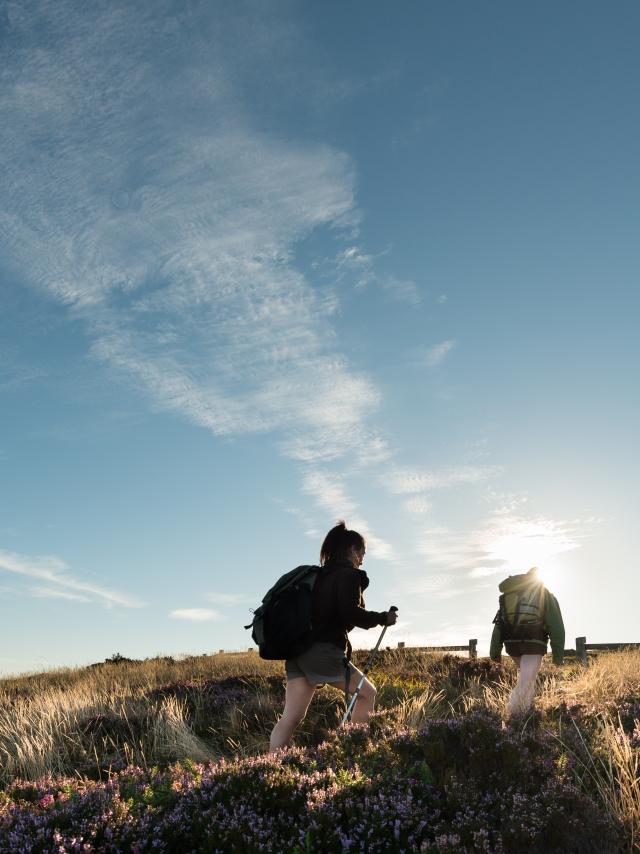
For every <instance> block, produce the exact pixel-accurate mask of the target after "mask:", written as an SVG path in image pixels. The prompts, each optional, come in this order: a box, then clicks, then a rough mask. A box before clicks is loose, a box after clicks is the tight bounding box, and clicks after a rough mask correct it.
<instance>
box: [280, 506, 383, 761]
mask: <svg viewBox="0 0 640 854" xmlns="http://www.w3.org/2000/svg"><path fill="white" fill-rule="evenodd" d="M365 550H366V545H365V541H364V537H362V535H361V534H359V533H358V532H357V531H350V530H348V528H347V526H346V524H345V523H344V522H339V523H338V524H337V525H336V526H335V528H332V529H331V530H330V531H329V533H328V534H327V536H326V537H325V539H324V542H323V543H322V548H321V549H320V567H321V569H320V572H319V574H318V578H317V581H316V583H315V587H314V589H313V600H312V625H313V642H312V645H311V646H310V647H309V648H308V649H307V650H306V651H305V652H303V653H301V654H300V655H298V656H297V657H296V658H292V659H287V660H286V661H285V671H286V674H287V688H286V694H285V705H284V712H283V713H282V717H281V718H280V720H279V721H278V723H277V724H276V725H275V727H274V728H273V732H272V733H271V741H270V746H271V750H272V751H274V750H277V749H278V748H280V747H285V746H286V745H287V744H288V743H289V741H290V739H291V736H292V735H293V731H294V730H295V728H296V727H297V726H298V724H299V723H300V722H301V721H302V720H303V719H304V716H305V714H306V713H307V708H308V707H309V703H310V702H311V699H312V697H313V695H314V693H315V690H316V688H318V687H321V686H322V685H323V684H325V683H328V684H329V685H333V686H335V687H336V688H340V689H341V690H345V689H346V687H347V685H348V687H349V690H350V691H351V692H353V691H355V689H356V686H357V685H358V682H359V680H360V678H361V677H362V673H361V672H360V671H359V670H358V669H357V667H355V666H354V665H353V664H352V663H351V661H350V659H351V644H350V643H349V638H348V636H347V633H348V632H350V631H351V629H353V628H354V627H355V626H358V627H359V628H361V629H371V628H373V627H374V626H392V625H393V624H394V623H395V622H396V619H397V613H396V611H366V610H365V607H364V599H363V598H362V592H363V590H365V589H366V588H367V587H368V585H369V579H368V578H367V574H366V572H364V570H362V569H360V567H361V566H362V561H363V560H364V555H365ZM375 698H376V689H375V687H374V685H373V683H372V682H370V681H369V680H368V679H365V680H364V683H363V685H362V687H361V689H360V692H359V694H358V697H357V700H356V703H355V706H354V709H353V713H352V718H351V719H352V721H353V722H354V723H361V722H363V721H366V720H367V718H368V717H369V715H370V714H371V712H372V711H373V707H374V704H375Z"/></svg>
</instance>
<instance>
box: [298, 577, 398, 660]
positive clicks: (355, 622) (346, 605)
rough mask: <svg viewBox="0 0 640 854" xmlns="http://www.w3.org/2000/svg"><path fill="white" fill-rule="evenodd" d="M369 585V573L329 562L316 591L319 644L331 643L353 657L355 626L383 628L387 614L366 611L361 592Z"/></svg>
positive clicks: (315, 630) (314, 617)
mask: <svg viewBox="0 0 640 854" xmlns="http://www.w3.org/2000/svg"><path fill="white" fill-rule="evenodd" d="M368 586H369V579H368V578H367V573H366V572H364V570H362V569H354V568H353V566H352V565H351V564H350V563H348V562H347V561H332V562H331V563H326V564H325V565H324V566H323V567H322V569H321V570H320V574H319V576H318V580H317V581H316V584H315V587H314V589H313V610H312V617H311V619H312V622H313V634H314V640H316V641H329V642H330V643H334V644H335V645H336V646H339V647H340V649H343V650H346V651H347V653H348V654H349V655H350V654H351V645H350V644H349V638H348V637H347V633H348V632H350V631H351V629H353V628H354V627H355V626H358V628H360V629H371V628H373V626H384V625H385V624H386V622H387V612H386V611H367V610H365V607H364V599H363V598H362V591H363V590H366V588H367V587H368Z"/></svg>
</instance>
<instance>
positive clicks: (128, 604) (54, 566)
mask: <svg viewBox="0 0 640 854" xmlns="http://www.w3.org/2000/svg"><path fill="white" fill-rule="evenodd" d="M0 569H3V570H5V571H6V572H12V573H15V574H17V575H24V576H27V577H29V578H39V579H41V580H43V581H48V582H49V583H50V584H54V585H57V587H56V588H52V589H57V590H62V591H63V592H68V591H69V590H72V591H77V592H78V593H80V595H82V594H87V595H88V596H89V598H91V599H92V600H93V601H99V602H102V603H103V604H105V605H107V606H111V605H121V606H122V607H124V608H142V607H143V603H141V602H139V601H137V600H135V599H133V598H132V597H130V596H127V595H125V594H123V593H118V592H116V591H113V590H109V589H107V588H106V587H102V586H101V585H98V584H93V583H92V582H87V581H81V580H79V579H77V578H74V577H73V576H72V575H70V574H69V567H68V566H67V564H66V563H65V562H64V561H63V560H61V559H60V558H58V557H52V556H48V555H46V556H37V557H33V556H27V555H20V554H16V553H15V552H7V551H0Z"/></svg>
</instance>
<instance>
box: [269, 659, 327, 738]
mask: <svg viewBox="0 0 640 854" xmlns="http://www.w3.org/2000/svg"><path fill="white" fill-rule="evenodd" d="M315 690H316V688H315V685H311V684H310V683H309V682H307V680H306V679H305V677H304V676H299V677H298V678H296V679H290V680H289V681H288V682H287V689H286V694H285V701H284V711H283V713H282V717H281V718H280V720H279V721H278V723H277V724H276V725H275V726H274V728H273V731H272V733H271V740H270V747H269V749H270V751H271V752H272V753H273V751H274V750H278V748H280V747H286V746H287V745H288V744H289V741H290V740H291V736H292V735H293V731H294V729H295V728H296V727H297V726H298V724H299V723H300V721H301V720H303V719H304V716H305V715H306V713H307V709H308V708H309V703H310V702H311V698H312V697H313V695H314V692H315Z"/></svg>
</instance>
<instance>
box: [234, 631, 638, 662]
mask: <svg viewBox="0 0 640 854" xmlns="http://www.w3.org/2000/svg"><path fill="white" fill-rule="evenodd" d="M390 648H391V647H387V649H390ZM398 649H412V650H415V651H416V652H466V653H468V654H469V658H470V659H476V658H477V657H478V639H477V638H469V640H468V642H467V643H466V644H462V645H461V646H411V647H407V646H406V645H405V643H404V641H400V642H399V643H398ZM616 649H640V643H587V639H586V637H580V638H576V648H575V649H565V651H564V654H565V655H566V656H574V655H575V657H576V659H577V660H578V661H579V662H580V663H581V664H584V666H585V667H587V665H588V663H589V661H588V658H587V652H588V651H589V650H593V651H594V652H604V651H606V650H616ZM256 651H257V650H256V648H255V647H253V646H250V647H249V648H248V649H247V652H256ZM223 654H224V655H241V654H242V652H239V651H237V650H234V651H233V652H227V651H226V650H224V649H221V650H220V651H219V655H223Z"/></svg>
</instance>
